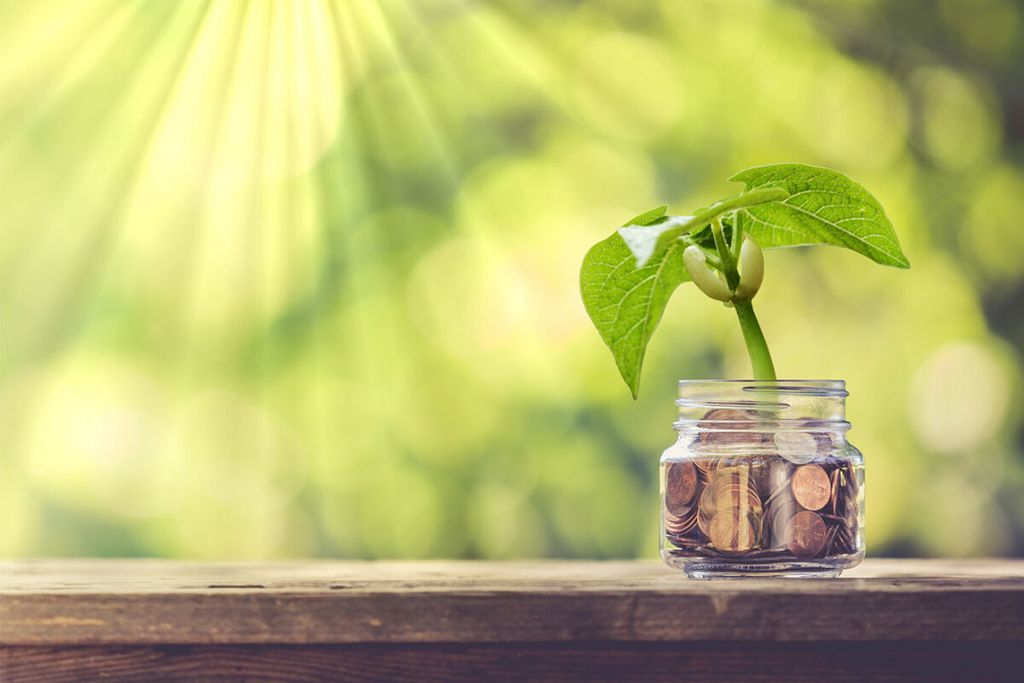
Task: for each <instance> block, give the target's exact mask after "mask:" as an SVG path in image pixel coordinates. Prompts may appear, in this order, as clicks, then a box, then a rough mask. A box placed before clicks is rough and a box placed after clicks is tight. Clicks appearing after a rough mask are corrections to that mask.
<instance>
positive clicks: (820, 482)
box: [790, 465, 832, 510]
mask: <svg viewBox="0 0 1024 683" xmlns="http://www.w3.org/2000/svg"><path fill="white" fill-rule="evenodd" d="M831 484H832V482H830V481H829V479H828V475H827V474H825V470H823V469H822V468H821V466H820V465H801V466H800V467H797V468H796V472H794V473H793V480H792V482H791V483H790V487H791V488H792V489H793V497H794V498H796V502H798V503H800V505H801V506H803V507H804V508H806V509H808V510H820V509H821V508H823V507H825V504H826V503H828V499H829V496H830V494H831V489H832V486H831Z"/></svg>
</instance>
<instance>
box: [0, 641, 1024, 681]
mask: <svg viewBox="0 0 1024 683" xmlns="http://www.w3.org/2000/svg"><path fill="white" fill-rule="evenodd" d="M1017 659H1018V658H1017V657H1016V653H1015V652H1014V649H1013V648H1011V647H1007V646H1006V644H1005V643H977V642H974V643H948V642H929V643H920V642H919V643H814V644H808V643H729V644H723V643H702V642H689V643H681V644H667V643H629V644H623V643H613V644H607V643H604V644H594V643H591V644H586V643H584V644H577V645H571V646H558V647H553V646H545V645H541V644H532V645H531V644H494V645H486V646H481V645H453V644H448V643H445V644H433V645H419V646H396V645H384V646H380V645H362V646H355V645H313V646H310V645H301V646H294V645H292V646H288V645H276V646H258V645H205V646H204V645H170V646H141V647H132V646H85V647H66V648H47V647H12V648H6V649H5V650H4V651H3V654H2V655H0V679H2V680H4V681H5V682H7V681H17V682H18V683H40V682H43V681H46V682H54V683H65V682H66V683H71V682H74V681H83V680H117V681H139V682H142V681H146V682H148V681H154V680H159V681H288V682H299V681H323V680H343V681H423V682H424V683H430V682H439V681H513V680H529V681H533V682H544V681H608V682H613V681H614V682H628V681H644V682H648V683H658V682H659V681H666V682H667V681H673V682H675V681H680V680H686V681H693V682H701V681H707V682H708V683H723V682H724V681H785V682H787V683H803V682H813V683H819V682H820V681H849V682H857V683H861V682H862V681H956V682H957V683H960V682H961V681H971V682H972V683H978V682H987V681H1007V682H1009V681H1015V680H1017V678H1016V677H1015V676H1014V674H1015V672H1016V673H1017V674H1019V666H1018V662H1017Z"/></svg>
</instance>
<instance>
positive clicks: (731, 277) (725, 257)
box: [711, 217, 740, 289]
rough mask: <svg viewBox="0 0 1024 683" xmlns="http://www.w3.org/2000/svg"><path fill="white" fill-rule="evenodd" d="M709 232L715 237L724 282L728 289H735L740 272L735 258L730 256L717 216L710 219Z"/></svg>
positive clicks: (730, 252) (730, 251)
mask: <svg viewBox="0 0 1024 683" xmlns="http://www.w3.org/2000/svg"><path fill="white" fill-rule="evenodd" d="M711 234H712V235H714V238H715V247H716V248H717V249H718V255H719V256H720V257H721V259H722V272H723V273H724V274H725V282H726V284H727V285H729V289H736V287H737V286H738V285H739V284H740V274H739V271H737V270H736V260H735V259H734V258H733V257H732V250H731V249H729V245H728V244H726V243H725V234H724V233H723V232H722V221H721V220H719V219H718V218H717V217H716V218H715V219H714V220H712V221H711Z"/></svg>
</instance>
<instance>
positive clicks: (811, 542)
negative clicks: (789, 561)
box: [786, 510, 827, 557]
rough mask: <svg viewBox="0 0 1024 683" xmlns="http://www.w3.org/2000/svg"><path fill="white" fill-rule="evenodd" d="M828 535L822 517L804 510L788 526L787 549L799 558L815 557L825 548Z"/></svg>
mask: <svg viewBox="0 0 1024 683" xmlns="http://www.w3.org/2000/svg"><path fill="white" fill-rule="evenodd" d="M826 534H827V529H826V528H825V522H823V521H821V517H819V516H818V515H816V514H815V513H813V512H810V511H808V510H802V511H801V512H798V513H796V514H795V515H793V519H791V520H789V524H787V525H786V539H787V541H786V548H787V549H788V550H789V552H791V553H793V554H794V555H796V556H797V557H814V556H815V555H817V554H818V553H820V552H821V550H822V548H824V547H825V537H826Z"/></svg>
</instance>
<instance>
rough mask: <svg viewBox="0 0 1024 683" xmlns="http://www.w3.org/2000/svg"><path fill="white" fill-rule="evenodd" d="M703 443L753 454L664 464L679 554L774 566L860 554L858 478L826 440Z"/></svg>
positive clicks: (763, 435) (738, 438)
mask: <svg viewBox="0 0 1024 683" xmlns="http://www.w3.org/2000/svg"><path fill="white" fill-rule="evenodd" d="M714 412H715V411H712V413H709V414H708V416H706V419H714V418H715V417H716V416H715V415H713V413H714ZM718 412H719V413H721V412H723V411H718ZM717 417H719V419H721V417H722V416H721V415H719V416H717ZM700 438H701V439H702V440H714V439H718V440H720V441H718V443H720V444H721V443H722V442H723V441H721V440H724V441H728V442H730V445H731V446H733V447H734V448H735V446H737V445H742V444H746V445H749V446H753V448H751V454H749V455H735V456H733V455H729V456H722V455H717V456H712V457H690V458H688V459H685V460H679V461H669V462H665V463H664V465H663V466H664V472H663V476H664V480H663V485H664V492H665V494H664V509H663V512H662V514H663V515H664V529H665V536H666V540H667V541H668V543H669V544H670V545H671V546H674V547H675V548H676V549H677V550H676V551H675V552H674V553H673V554H676V555H680V556H681V555H695V556H709V557H731V558H742V559H752V560H753V559H757V560H758V561H773V560H783V559H788V560H792V559H797V560H808V559H812V558H822V557H830V556H834V555H844V554H848V553H855V552H857V550H858V548H857V533H858V507H859V502H858V494H859V489H860V485H859V482H858V473H857V471H856V469H855V466H854V465H853V464H852V463H851V462H850V461H848V460H844V459H842V458H837V457H834V456H833V455H831V453H830V451H831V447H832V442H831V438H830V437H829V436H828V435H827V434H813V433H806V432H804V433H786V432H776V433H771V432H757V431H736V432H706V433H701V435H700Z"/></svg>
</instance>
